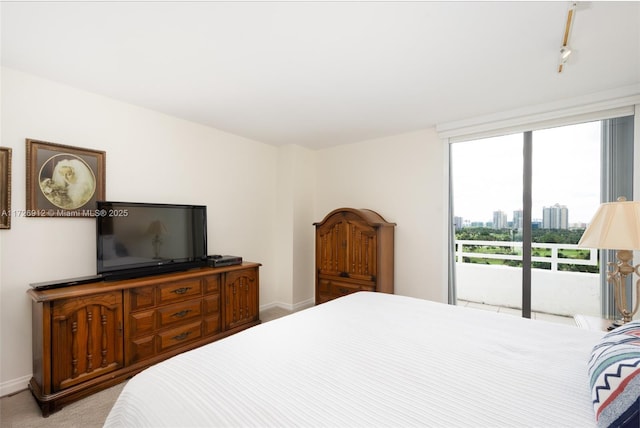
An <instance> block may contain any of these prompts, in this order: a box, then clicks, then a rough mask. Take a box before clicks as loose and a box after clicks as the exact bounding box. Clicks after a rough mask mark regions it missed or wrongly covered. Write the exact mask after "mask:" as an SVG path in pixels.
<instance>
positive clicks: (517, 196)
mask: <svg viewBox="0 0 640 428" xmlns="http://www.w3.org/2000/svg"><path fill="white" fill-rule="evenodd" d="M600 128H601V124H600V122H599V121H596V122H588V123H583V124H579V125H571V126H564V127H558V128H551V129H546V130H542V131H534V132H533V189H532V190H533V192H532V193H533V195H532V203H533V209H532V218H533V220H536V219H540V220H542V209H543V207H547V206H553V205H555V204H556V203H557V204H560V205H565V206H566V207H567V208H568V210H569V224H572V223H589V222H590V221H591V218H592V217H593V215H594V214H595V212H596V210H597V209H598V206H599V205H600ZM452 173H453V193H454V194H453V197H454V215H455V216H458V217H462V218H463V219H464V220H465V221H482V222H490V221H493V212H494V211H499V210H501V211H504V212H505V213H506V214H507V219H508V220H509V221H511V220H513V211H516V210H520V209H522V134H514V135H507V136H503V137H495V138H486V139H482V140H476V141H468V142H463V143H454V144H453V146H452Z"/></svg>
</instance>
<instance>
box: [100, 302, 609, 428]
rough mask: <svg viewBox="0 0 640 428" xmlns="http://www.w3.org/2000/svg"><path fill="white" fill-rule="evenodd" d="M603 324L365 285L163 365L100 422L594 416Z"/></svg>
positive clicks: (555, 421)
mask: <svg viewBox="0 0 640 428" xmlns="http://www.w3.org/2000/svg"><path fill="white" fill-rule="evenodd" d="M602 335H603V333H597V332H592V331H587V330H582V329H579V328H577V327H572V326H568V325H567V326H565V325H559V324H552V323H546V322H543V321H532V320H527V319H522V318H518V317H514V316H511V315H504V314H498V313H493V312H486V311H482V310H475V309H467V308H461V307H456V306H450V305H444V304H439V303H434V302H429V301H425V300H420V299H415V298H410V297H403V296H397V295H387V294H382V293H365V292H360V293H356V294H352V295H349V296H346V297H343V298H340V299H337V300H333V301H330V302H328V303H325V304H322V305H319V306H315V307H313V308H310V309H307V310H304V311H301V312H298V313H295V314H292V315H290V316H287V317H284V318H280V319H277V320H274V321H271V322H268V323H265V324H262V325H259V326H256V327H253V328H251V329H249V330H246V331H244V332H242V333H239V334H236V335H233V336H230V337H228V338H226V339H223V340H220V341H218V342H214V343H212V344H210V345H207V346H204V347H201V348H198V349H196V350H193V351H190V352H187V353H184V354H181V355H178V356H176V357H174V358H172V359H170V360H167V361H165V362H163V363H160V364H157V365H156V366H153V367H151V368H149V369H147V370H145V371H144V372H142V373H140V374H138V375H137V376H135V377H134V378H133V379H131V380H130V381H129V382H128V384H127V385H126V386H125V388H124V389H123V391H122V394H121V395H120V397H119V398H118V400H117V402H116V404H115V406H114V407H113V409H112V410H111V413H110V414H109V417H108V418H107V421H106V424H105V426H106V427H142V426H148V427H161V426H167V427H236V426H252V427H283V426H305V427H308V426H333V427H338V426H345V427H357V426H360V427H374V426H396V427H405V426H434V427H461V426H471V427H498V426H504V427H521V426H533V427H581V428H582V427H591V426H595V418H594V414H593V409H592V405H591V396H590V391H589V383H588V378H587V367H586V366H587V361H588V359H589V354H590V351H591V348H592V346H593V345H594V344H595V343H596V342H597V340H598V339H599V338H600V337H601V336H602Z"/></svg>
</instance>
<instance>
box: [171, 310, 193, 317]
mask: <svg viewBox="0 0 640 428" xmlns="http://www.w3.org/2000/svg"><path fill="white" fill-rule="evenodd" d="M189 312H191V309H183V310H181V311H180V312H176V313H175V314H173V315H171V316H172V317H177V318H183V317H185V316H186V315H187V314H188V313H189Z"/></svg>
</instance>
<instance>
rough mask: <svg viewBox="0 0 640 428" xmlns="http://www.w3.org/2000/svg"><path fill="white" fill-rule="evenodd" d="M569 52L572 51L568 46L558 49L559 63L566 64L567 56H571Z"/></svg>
mask: <svg viewBox="0 0 640 428" xmlns="http://www.w3.org/2000/svg"><path fill="white" fill-rule="evenodd" d="M571 52H573V51H572V50H571V48H570V47H569V46H563V47H561V48H560V62H561V63H562V64H564V63H566V62H567V60H568V59H569V56H570V55H571Z"/></svg>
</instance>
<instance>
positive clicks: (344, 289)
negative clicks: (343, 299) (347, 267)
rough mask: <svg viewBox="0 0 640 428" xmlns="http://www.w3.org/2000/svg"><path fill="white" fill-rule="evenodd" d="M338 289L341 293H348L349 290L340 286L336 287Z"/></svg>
mask: <svg viewBox="0 0 640 428" xmlns="http://www.w3.org/2000/svg"><path fill="white" fill-rule="evenodd" d="M338 291H339V292H341V293H342V294H349V293H350V292H351V289H349V288H344V287H340V288H338Z"/></svg>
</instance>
